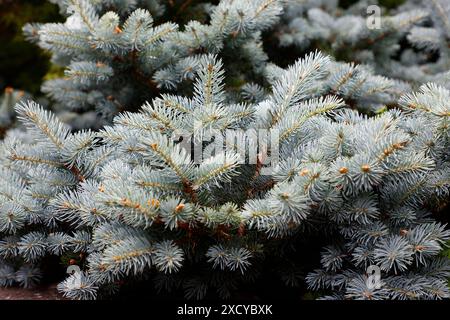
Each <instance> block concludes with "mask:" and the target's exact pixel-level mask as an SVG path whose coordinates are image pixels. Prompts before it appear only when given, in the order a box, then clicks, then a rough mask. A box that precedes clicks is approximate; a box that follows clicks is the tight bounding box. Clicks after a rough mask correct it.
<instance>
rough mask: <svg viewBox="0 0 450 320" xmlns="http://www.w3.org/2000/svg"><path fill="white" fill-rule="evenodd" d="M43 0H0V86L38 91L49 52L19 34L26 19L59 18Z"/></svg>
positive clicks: (57, 12) (52, 7) (54, 8)
mask: <svg viewBox="0 0 450 320" xmlns="http://www.w3.org/2000/svg"><path fill="white" fill-rule="evenodd" d="M62 20H63V19H62V17H61V16H60V15H59V8H58V7H57V6H56V5H53V4H51V3H50V2H47V1H45V0H0V90H1V91H3V89H4V88H5V87H6V86H11V87H13V88H17V89H23V90H26V91H28V92H30V93H32V94H37V93H38V92H39V88H40V85H41V82H42V78H43V77H44V76H45V74H46V73H47V71H48V70H49V68H50V63H49V55H48V54H47V53H45V52H43V51H42V50H40V49H39V48H38V47H37V46H36V45H33V44H31V43H29V42H27V41H26V40H25V39H24V37H23V35H22V26H23V25H24V24H25V23H26V22H50V21H55V22H56V21H62Z"/></svg>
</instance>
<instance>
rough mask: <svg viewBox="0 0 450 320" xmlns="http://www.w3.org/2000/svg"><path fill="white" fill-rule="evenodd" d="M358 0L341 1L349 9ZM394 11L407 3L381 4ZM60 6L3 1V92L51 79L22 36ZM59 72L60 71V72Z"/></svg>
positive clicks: (53, 18)
mask: <svg viewBox="0 0 450 320" xmlns="http://www.w3.org/2000/svg"><path fill="white" fill-rule="evenodd" d="M355 2H357V0H341V1H340V5H341V6H343V7H348V6H349V5H351V4H352V3H355ZM379 2H380V4H382V5H383V6H385V7H388V8H392V7H395V6H396V5H398V4H400V3H402V2H404V0H381V1H379ZM63 20H64V19H63V17H62V16H60V15H59V9H58V7H57V6H56V5H54V4H51V3H50V2H48V1H46V0H0V90H1V91H0V92H2V91H3V89H4V88H5V87H7V86H11V87H13V88H16V89H22V90H26V91H28V92H30V93H31V94H33V95H37V94H39V89H40V86H41V83H42V79H43V78H44V76H46V75H47V77H48V76H51V75H49V74H48V73H49V70H50V67H51V64H50V62H49V58H50V57H49V55H48V54H47V53H45V52H43V51H42V50H40V49H39V48H38V47H37V46H36V45H33V44H31V43H28V42H27V41H26V40H25V39H24V37H23V35H22V26H23V25H24V24H25V23H26V22H58V21H63ZM56 72H58V70H56Z"/></svg>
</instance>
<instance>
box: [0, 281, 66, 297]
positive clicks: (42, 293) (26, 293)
mask: <svg viewBox="0 0 450 320" xmlns="http://www.w3.org/2000/svg"><path fill="white" fill-rule="evenodd" d="M0 300H65V299H64V298H63V297H62V295H61V294H60V293H58V291H57V290H56V284H54V285H49V286H40V287H36V288H33V289H23V288H16V287H13V288H0Z"/></svg>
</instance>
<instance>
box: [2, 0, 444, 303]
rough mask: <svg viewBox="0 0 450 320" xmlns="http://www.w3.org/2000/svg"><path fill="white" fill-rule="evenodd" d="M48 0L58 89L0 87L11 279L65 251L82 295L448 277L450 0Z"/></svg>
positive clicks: (419, 291)
mask: <svg viewBox="0 0 450 320" xmlns="http://www.w3.org/2000/svg"><path fill="white" fill-rule="evenodd" d="M51 2H53V3H56V4H58V5H59V8H60V11H61V14H62V15H64V16H65V17H66V20H65V22H62V23H58V22H55V23H30V24H27V25H26V26H25V27H24V33H25V35H26V37H27V39H29V40H30V41H31V42H34V43H35V44H37V45H38V46H40V47H41V48H42V49H44V50H46V51H47V52H50V53H51V56H52V58H51V59H52V63H54V64H55V65H57V66H58V67H59V68H62V69H64V77H60V78H53V79H48V80H46V81H45V82H44V83H43V85H42V92H44V93H45V94H46V95H47V96H48V98H49V99H50V101H52V103H51V109H52V110H53V111H50V110H46V109H45V108H43V107H42V106H40V105H39V103H36V102H34V101H33V100H32V99H31V98H30V96H29V95H28V94H26V93H24V92H20V91H18V90H14V89H12V88H8V89H7V90H6V91H5V94H4V95H3V97H2V100H1V105H0V128H1V129H2V131H3V135H4V139H3V141H2V142H1V143H0V173H1V176H2V180H1V181H0V236H1V237H0V239H1V240H0V285H3V286H11V285H16V284H19V285H22V286H25V287H28V286H32V285H34V284H35V283H38V282H39V281H40V280H41V279H42V278H44V279H45V276H46V271H45V269H46V267H48V264H49V263H51V262H49V261H51V259H49V257H55V256H56V257H60V258H61V259H62V260H63V261H65V262H66V263H67V264H77V265H78V266H79V267H80V268H81V271H80V272H76V273H74V274H72V275H71V276H69V277H67V278H66V279H65V280H63V281H62V282H61V283H60V284H59V285H58V289H59V290H60V291H61V292H62V293H64V295H65V296H67V297H69V298H73V299H95V298H98V297H108V296H110V295H113V294H115V293H117V292H118V291H120V289H121V288H122V287H124V286H127V284H130V283H137V282H152V283H153V284H154V286H155V290H162V291H165V292H167V291H168V292H183V294H184V295H185V296H186V297H188V298H195V299H201V298H203V297H205V296H208V294H209V295H218V296H219V297H221V298H228V297H235V296H236V294H238V292H239V290H240V289H241V288H242V287H243V285H246V284H249V283H253V284H255V283H264V282H265V281H268V277H269V274H270V275H273V274H276V276H277V277H278V279H279V280H280V282H282V283H284V284H285V285H286V286H287V287H294V288H298V289H297V291H295V290H294V291H293V292H296V293H295V294H297V295H302V294H304V293H305V288H307V289H306V290H309V291H311V292H314V294H317V296H319V297H321V298H323V299H442V298H448V297H449V296H450V291H449V288H448V285H447V279H448V277H449V276H450V264H449V259H448V256H446V255H445V254H443V253H442V251H443V250H444V249H445V247H446V246H445V244H446V242H447V241H448V240H449V239H450V231H449V230H448V227H447V225H446V224H445V223H444V222H443V221H442V220H443V219H442V217H441V216H438V215H437V214H436V213H437V212H439V211H442V209H443V208H444V207H445V206H446V205H447V202H448V198H449V192H450V190H449V188H450V166H449V165H450V163H449V159H450V158H449V157H450V149H449V147H450V140H449V139H450V130H449V125H450V123H449V117H450V82H449V80H450V79H449V78H450V73H449V69H450V68H449V66H450V55H449V50H450V49H449V48H450V46H449V43H450V42H449V41H450V5H449V4H448V1H445V0H433V1H430V2H427V5H424V4H423V2H422V1H416V0H409V1H404V3H403V4H402V5H400V6H398V7H391V6H390V8H389V9H387V8H381V11H380V13H381V20H379V27H376V28H372V27H369V24H368V19H371V18H373V17H372V16H370V14H369V16H367V15H368V12H367V8H368V6H369V5H371V4H373V3H372V2H370V3H369V2H368V1H365V0H361V1H358V2H356V3H354V4H352V5H345V6H343V4H342V3H341V4H339V3H338V1H336V0H306V1H301V2H299V1H293V0H292V1H291V0H221V1H217V2H214V1H181V0H180V1H175V0H174V1H158V0H108V1H97V0H53V1H51ZM375 18H377V17H375ZM70 257H74V258H70ZM369 267H377V268H379V269H380V271H381V275H380V276H381V278H380V279H379V280H380V281H381V282H378V283H377V285H376V286H373V285H372V284H373V283H372V282H371V281H372V280H371V279H370V277H369V275H370V273H369V272H368V268H369ZM368 273H369V274H368ZM289 292H291V291H289Z"/></svg>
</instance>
